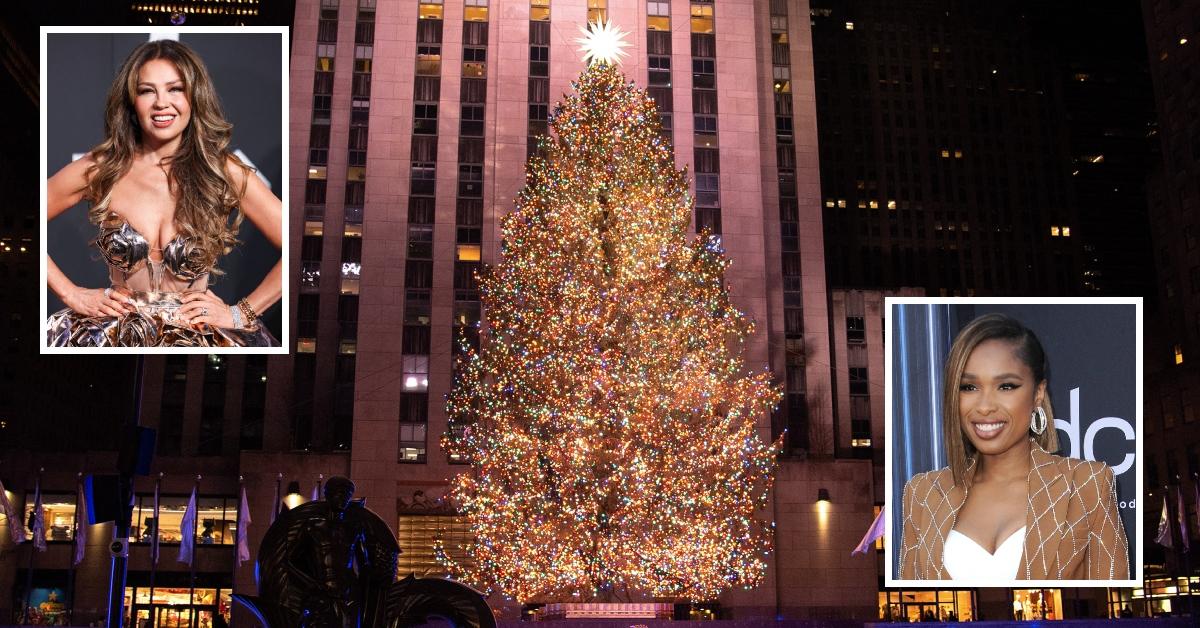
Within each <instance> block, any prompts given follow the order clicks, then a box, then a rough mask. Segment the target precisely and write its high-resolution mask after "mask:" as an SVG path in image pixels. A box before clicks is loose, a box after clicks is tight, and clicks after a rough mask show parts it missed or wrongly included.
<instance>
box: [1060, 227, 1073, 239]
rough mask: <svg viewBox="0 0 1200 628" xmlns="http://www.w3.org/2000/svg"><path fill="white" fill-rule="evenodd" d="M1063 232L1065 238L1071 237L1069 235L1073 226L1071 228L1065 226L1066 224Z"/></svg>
mask: <svg viewBox="0 0 1200 628" xmlns="http://www.w3.org/2000/svg"><path fill="white" fill-rule="evenodd" d="M1062 234H1063V237H1064V238H1069V237H1071V228H1070V227H1065V226H1064V227H1063V228H1062Z"/></svg>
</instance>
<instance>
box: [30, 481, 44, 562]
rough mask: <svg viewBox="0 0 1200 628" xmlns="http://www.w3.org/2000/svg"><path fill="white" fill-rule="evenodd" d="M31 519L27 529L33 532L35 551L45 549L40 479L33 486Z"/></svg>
mask: <svg viewBox="0 0 1200 628" xmlns="http://www.w3.org/2000/svg"><path fill="white" fill-rule="evenodd" d="M32 519H33V521H32V522H31V523H30V524H29V530H30V531H31V532H33V546H34V547H35V548H37V551H39V552H44V551H46V511H45V510H43V509H42V479H41V478H38V480H37V484H36V485H35V486H34V487H33V518H32Z"/></svg>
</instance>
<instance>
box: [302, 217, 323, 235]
mask: <svg viewBox="0 0 1200 628" xmlns="http://www.w3.org/2000/svg"><path fill="white" fill-rule="evenodd" d="M324 230H325V227H324V224H323V223H322V222H321V221H320V220H305V221H304V235H315V236H319V235H321V234H322V233H323V232H324Z"/></svg>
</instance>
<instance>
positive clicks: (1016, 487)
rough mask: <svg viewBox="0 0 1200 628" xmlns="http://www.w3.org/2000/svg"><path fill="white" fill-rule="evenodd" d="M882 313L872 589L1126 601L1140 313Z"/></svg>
mask: <svg viewBox="0 0 1200 628" xmlns="http://www.w3.org/2000/svg"><path fill="white" fill-rule="evenodd" d="M885 308H886V313H885V323H884V324H885V328H886V329H887V337H886V346H885V377H886V382H887V384H886V390H885V401H884V404H885V408H886V413H885V427H884V430H885V434H884V439H885V443H886V446H885V456H884V458H885V460H884V469H885V476H886V479H885V484H886V489H885V492H886V503H887V506H886V508H887V510H888V527H887V530H886V533H885V542H884V557H885V583H886V586H888V587H893V586H895V587H930V586H944V587H947V588H968V587H993V586H994V587H1008V588H1017V589H1032V588H1037V587H1053V588H1060V587H1068V586H1069V587H1130V586H1138V583H1139V582H1140V581H1141V579H1142V553H1143V548H1142V508H1143V504H1142V500H1141V499H1140V496H1141V495H1143V491H1142V488H1143V487H1142V482H1143V474H1142V470H1141V469H1142V464H1141V461H1142V459H1143V458H1142V434H1143V431H1142V331H1143V326H1142V320H1143V319H1142V299H1141V298H1051V297H1039V298H1034V297H1031V298H992V297H988V298H957V297H956V298H927V297H888V298H887V299H886V301H885ZM931 581H948V583H947V584H945V585H942V584H936V585H932V584H931Z"/></svg>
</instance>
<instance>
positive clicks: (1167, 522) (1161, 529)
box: [1154, 490, 1173, 547]
mask: <svg viewBox="0 0 1200 628" xmlns="http://www.w3.org/2000/svg"><path fill="white" fill-rule="evenodd" d="M1170 499H1171V493H1170V492H1169V491H1165V490H1164V491H1163V509H1162V516H1161V517H1159V518H1158V536H1156V537H1154V542H1155V543H1158V544H1159V545H1161V546H1163V547H1171V546H1172V545H1173V544H1172V543H1171V515H1170V514H1169V513H1168V512H1167V502H1168V501H1170Z"/></svg>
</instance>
